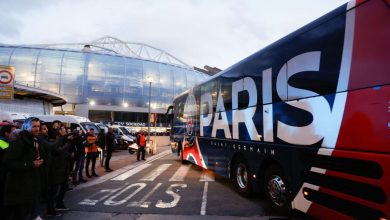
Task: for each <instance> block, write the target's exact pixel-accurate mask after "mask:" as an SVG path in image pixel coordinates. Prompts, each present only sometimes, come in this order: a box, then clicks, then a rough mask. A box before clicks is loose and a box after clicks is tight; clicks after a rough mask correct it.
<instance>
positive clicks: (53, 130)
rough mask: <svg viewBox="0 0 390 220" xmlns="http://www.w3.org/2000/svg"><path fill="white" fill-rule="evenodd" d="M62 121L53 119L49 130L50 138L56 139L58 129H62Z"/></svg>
mask: <svg viewBox="0 0 390 220" xmlns="http://www.w3.org/2000/svg"><path fill="white" fill-rule="evenodd" d="M61 124H62V123H61V121H59V120H55V121H53V123H52V125H51V129H50V130H49V139H50V140H52V141H54V140H55V139H56V138H57V134H58V130H59V129H60V126H61Z"/></svg>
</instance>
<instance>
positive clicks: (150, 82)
mask: <svg viewBox="0 0 390 220" xmlns="http://www.w3.org/2000/svg"><path fill="white" fill-rule="evenodd" d="M147 79H148V81H149V114H148V144H149V146H150V97H151V96H152V77H151V76H149V77H148V78H147Z"/></svg>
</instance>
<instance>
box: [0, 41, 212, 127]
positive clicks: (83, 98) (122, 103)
mask: <svg viewBox="0 0 390 220" xmlns="http://www.w3.org/2000/svg"><path fill="white" fill-rule="evenodd" d="M0 65H5V66H13V67H15V88H23V89H24V91H30V90H34V89H35V90H39V92H40V93H42V97H45V94H44V93H47V94H50V97H55V98H56V99H59V100H60V101H58V100H55V101H57V102H48V101H47V100H49V99H48V98H47V99H46V101H45V102H44V104H45V107H44V109H46V110H45V111H44V112H42V111H41V110H39V109H40V108H37V107H36V105H39V104H37V103H34V102H38V103H41V101H40V99H37V98H39V97H40V96H37V97H33V96H32V97H26V96H15V99H14V100H12V104H13V108H15V109H18V106H20V107H24V108H23V109H24V111H28V112H27V113H30V114H42V113H47V112H49V113H52V112H55V113H56V114H75V115H78V116H84V117H89V118H90V119H91V120H92V121H118V122H134V123H140V122H143V123H144V122H147V121H148V111H149V98H150V100H151V101H150V107H151V112H155V113H158V114H163V113H165V111H166V109H167V107H168V106H169V105H170V104H171V103H172V100H173V98H174V96H175V95H177V94H179V93H181V92H183V91H184V90H186V89H187V88H189V87H191V86H193V85H195V84H197V83H200V82H202V81H204V80H206V79H207V78H208V76H209V75H208V74H207V73H205V72H201V71H197V70H195V69H194V67H191V66H190V65H187V64H186V63H184V62H183V61H181V60H179V59H178V58H176V57H174V56H172V55H170V54H169V53H167V52H165V51H163V50H160V49H157V48H155V47H152V46H149V45H146V44H142V43H129V42H123V41H121V40H119V39H116V38H114V37H103V38H100V39H98V40H95V41H92V42H88V43H72V44H50V45H49V44H42V45H17V46H16V45H6V44H0ZM18 91H19V92H20V89H19V90H18ZM45 91H46V92H45ZM51 99H54V98H51ZM34 100H35V101H34ZM65 102H66V104H65V105H62V104H63V103H65ZM0 103H1V106H0V110H8V109H9V108H10V107H9V104H10V103H8V107H7V109H4V108H5V106H6V105H5V104H7V103H5V102H4V101H0ZM59 103H60V104H59ZM29 105H31V106H33V105H34V106H35V108H28V106H29ZM48 106H49V107H51V108H52V109H49V110H47V108H48ZM56 106H57V107H56ZM19 109H20V108H19Z"/></svg>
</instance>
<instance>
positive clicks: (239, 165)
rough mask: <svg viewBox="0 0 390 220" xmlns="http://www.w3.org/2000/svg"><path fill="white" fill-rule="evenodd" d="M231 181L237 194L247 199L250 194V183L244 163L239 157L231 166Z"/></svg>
mask: <svg viewBox="0 0 390 220" xmlns="http://www.w3.org/2000/svg"><path fill="white" fill-rule="evenodd" d="M232 177H233V178H232V181H233V185H234V187H235V188H236V189H237V191H238V193H240V194H241V195H242V196H245V197H249V196H250V195H251V194H252V181H251V178H250V174H249V169H248V165H247V163H246V161H245V160H244V159H243V158H242V157H239V158H237V160H236V161H235V163H234V166H233V175H232Z"/></svg>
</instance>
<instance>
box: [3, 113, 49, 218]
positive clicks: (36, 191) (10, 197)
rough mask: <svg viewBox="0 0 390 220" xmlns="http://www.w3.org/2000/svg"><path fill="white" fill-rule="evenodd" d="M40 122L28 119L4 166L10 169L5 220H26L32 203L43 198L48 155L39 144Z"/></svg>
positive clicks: (5, 199)
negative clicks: (43, 177) (43, 173)
mask: <svg viewBox="0 0 390 220" xmlns="http://www.w3.org/2000/svg"><path fill="white" fill-rule="evenodd" d="M39 128H40V121H39V119H38V118H28V119H26V121H25V122H24V124H23V126H22V129H23V130H22V131H21V132H20V133H19V136H18V137H17V138H16V140H15V141H11V142H10V146H9V149H8V152H7V154H6V155H5V156H4V160H3V161H4V165H5V168H6V170H7V177H6V181H5V188H4V189H5V191H4V205H5V206H6V210H7V214H6V215H7V217H6V218H5V219H27V218H29V217H30V215H31V210H32V206H33V204H35V203H37V202H38V201H39V200H40V197H41V183H40V172H42V171H41V169H40V167H41V166H42V164H43V163H44V161H45V157H46V155H45V152H44V151H43V150H42V148H41V147H40V145H39V143H38V139H37V136H38V134H39Z"/></svg>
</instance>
